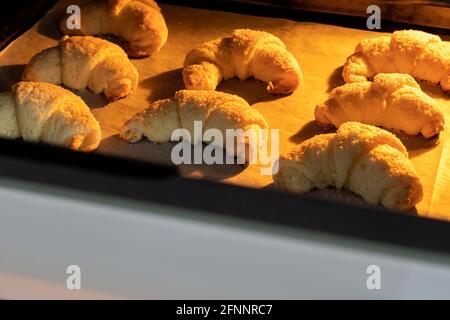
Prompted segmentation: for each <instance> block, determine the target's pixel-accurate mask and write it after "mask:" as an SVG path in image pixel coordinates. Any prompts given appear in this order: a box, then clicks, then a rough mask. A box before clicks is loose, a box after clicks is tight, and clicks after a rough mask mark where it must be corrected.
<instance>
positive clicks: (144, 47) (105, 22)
mask: <svg viewBox="0 0 450 320" xmlns="http://www.w3.org/2000/svg"><path fill="white" fill-rule="evenodd" d="M81 12H82V23H81V29H80V30H69V29H68V28H67V26H66V19H63V20H62V21H61V23H60V29H61V31H62V32H63V33H64V34H68V35H98V34H101V35H108V34H112V35H115V36H117V37H120V38H121V39H123V40H124V45H123V48H124V50H125V51H126V52H127V54H128V55H129V56H130V57H133V58H142V57H147V56H151V55H153V54H155V53H157V52H158V51H159V50H161V48H162V47H163V46H164V44H165V43H166V41H167V34H168V31H167V26H166V22H165V20H164V17H163V15H162V14H161V9H160V8H159V6H158V5H157V3H156V2H155V1H153V0H109V1H94V2H91V3H88V4H86V5H84V6H81Z"/></svg>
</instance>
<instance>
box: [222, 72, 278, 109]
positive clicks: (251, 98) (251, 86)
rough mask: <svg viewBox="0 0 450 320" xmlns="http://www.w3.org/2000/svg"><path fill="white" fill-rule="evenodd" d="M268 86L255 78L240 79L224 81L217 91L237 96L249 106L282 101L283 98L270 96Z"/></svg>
mask: <svg viewBox="0 0 450 320" xmlns="http://www.w3.org/2000/svg"><path fill="white" fill-rule="evenodd" d="M266 87H267V84H266V83H264V82H262V81H258V80H256V79H254V78H249V79H247V80H244V81H240V80H239V79H238V78H232V79H229V80H223V81H222V82H221V83H220V84H219V85H218V86H217V91H222V92H225V93H229V94H235V95H238V96H240V97H241V98H243V99H244V100H245V101H247V102H248V104H249V105H252V104H255V103H258V102H264V101H273V100H276V99H280V98H282V97H283V96H276V95H270V94H269V93H268V92H267V89H266Z"/></svg>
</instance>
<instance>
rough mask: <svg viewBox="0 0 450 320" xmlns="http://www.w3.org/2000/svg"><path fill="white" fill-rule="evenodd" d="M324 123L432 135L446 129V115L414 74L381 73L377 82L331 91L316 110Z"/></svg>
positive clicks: (320, 122)
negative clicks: (371, 126) (352, 123)
mask: <svg viewBox="0 0 450 320" xmlns="http://www.w3.org/2000/svg"><path fill="white" fill-rule="evenodd" d="M314 115H315V118H316V120H317V122H319V124H321V125H333V126H335V127H339V126H340V125H341V124H342V123H344V122H347V121H358V122H362V123H366V124H371V125H374V126H379V127H384V128H387V129H393V130H397V131H399V130H400V131H403V132H406V133H407V134H410V135H416V134H419V133H421V134H422V135H423V136H424V137H425V138H431V137H433V136H435V135H437V134H439V132H441V131H442V130H443V129H444V116H443V115H442V113H441V111H440V110H439V108H438V107H437V105H436V103H435V102H434V100H433V99H432V98H431V97H429V96H428V95H426V94H425V93H424V92H422V90H421V89H420V86H419V85H418V84H417V82H416V81H415V80H414V78H412V77H411V76H410V75H407V74H400V73H380V74H378V75H376V76H375V77H374V81H373V82H369V81H364V82H357V83H349V84H345V85H343V86H340V87H337V88H335V89H334V90H333V91H331V93H330V95H329V97H328V100H327V101H325V102H324V103H322V104H320V105H318V106H317V107H316V109H315V112H314Z"/></svg>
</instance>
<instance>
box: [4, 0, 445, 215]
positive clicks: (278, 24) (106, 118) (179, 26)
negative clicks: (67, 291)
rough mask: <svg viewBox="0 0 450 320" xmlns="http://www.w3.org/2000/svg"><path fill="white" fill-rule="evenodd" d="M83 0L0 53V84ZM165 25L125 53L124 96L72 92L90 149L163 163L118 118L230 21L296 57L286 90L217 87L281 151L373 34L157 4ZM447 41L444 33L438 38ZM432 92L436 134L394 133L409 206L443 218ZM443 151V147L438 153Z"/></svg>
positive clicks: (312, 128)
mask: <svg viewBox="0 0 450 320" xmlns="http://www.w3.org/2000/svg"><path fill="white" fill-rule="evenodd" d="M81 2H83V1H73V0H70V1H60V2H59V3H58V4H57V5H56V6H55V7H54V8H53V9H52V10H50V11H49V13H48V14H47V15H46V16H45V17H44V18H43V19H42V20H41V21H40V22H38V23H37V24H36V25H35V26H34V27H33V28H31V29H30V30H28V31H27V32H26V33H25V34H23V35H22V36H21V37H19V38H18V39H16V40H15V41H14V42H13V43H11V44H10V45H9V46H8V47H7V48H6V49H5V50H3V51H2V52H1V54H0V80H1V82H0V90H1V91H6V90H9V87H10V86H11V85H12V84H13V83H15V82H17V81H19V79H20V74H21V72H22V71H23V68H24V65H25V64H26V63H27V62H28V61H29V59H30V58H31V57H32V56H33V55H34V54H36V53H37V52H39V51H41V50H42V49H45V48H47V47H50V46H54V45H56V43H57V40H58V39H59V38H60V37H61V36H62V35H61V34H60V32H59V30H58V27H57V25H58V24H57V23H58V21H59V19H60V18H61V17H63V16H64V13H65V8H66V7H67V6H68V5H69V4H74V3H81ZM161 7H162V11H163V14H164V16H165V19H166V22H167V25H168V28H169V39H168V42H167V44H166V45H165V46H164V48H163V49H162V50H161V52H159V53H158V54H156V55H154V56H153V57H150V58H146V59H140V60H133V63H134V65H135V66H136V68H137V69H138V71H139V75H140V83H139V88H138V90H137V91H135V92H133V93H132V94H131V95H130V96H128V97H126V98H125V99H122V100H119V101H115V102H113V103H110V104H108V103H107V102H106V100H105V99H104V98H103V97H102V96H97V95H95V94H93V93H91V92H89V91H87V90H85V91H81V92H77V94H79V95H80V96H82V98H83V99H84V100H85V101H86V103H87V104H88V105H89V106H90V107H91V111H92V112H93V114H94V115H95V117H96V118H97V119H98V120H99V121H100V124H101V129H102V136H103V139H102V143H101V145H100V147H99V149H98V150H97V151H96V152H99V153H104V154H111V155H117V156H123V157H128V158H133V159H140V160H145V161H151V162H156V163H166V164H171V160H170V151H171V148H172V147H173V144H170V143H169V144H160V145H157V144H152V143H149V142H148V141H142V142H140V143H137V144H134V145H131V144H128V143H126V142H124V141H121V140H120V139H119V138H118V137H117V133H118V131H119V130H120V128H121V126H122V125H123V123H124V122H125V121H126V120H127V119H129V118H130V117H131V116H132V115H133V114H135V113H136V112H138V111H140V110H142V109H144V108H145V107H146V106H147V105H148V104H149V103H150V102H153V101H155V100H158V99H162V98H168V97H171V96H173V94H174V93H175V92H176V91H177V90H180V89H183V88H184V85H183V81H182V77H181V71H180V70H181V69H180V68H181V66H182V64H183V60H184V57H185V55H186V53H187V52H188V51H189V50H190V49H191V48H193V47H194V46H196V45H199V44H200V43H202V42H204V41H208V40H212V39H215V38H218V37H222V36H227V35H230V34H231V32H232V31H233V29H235V28H251V29H257V30H265V31H268V32H271V33H273V34H275V35H277V36H278V37H280V38H281V39H282V40H283V41H284V42H285V44H286V45H287V47H288V49H289V50H290V51H291V52H292V53H293V54H294V55H295V57H296V58H297V59H298V61H299V63H300V65H301V68H302V70H303V73H304V81H303V83H302V85H301V87H300V88H299V89H298V90H297V91H295V92H294V93H293V94H292V95H290V96H285V97H274V96H270V95H269V94H268V93H267V92H266V89H265V85H264V84H263V83H260V82H258V81H255V80H253V79H249V80H247V81H244V82H241V81H239V80H236V79H232V80H228V81H224V82H223V83H222V84H220V85H219V87H218V90H219V91H224V92H228V93H233V94H237V95H240V96H241V97H243V98H244V99H246V100H247V101H248V102H249V103H250V104H251V105H252V106H253V107H254V108H256V109H257V110H258V111H260V112H261V113H262V114H263V115H264V116H265V118H266V119H267V121H268V123H269V125H270V126H271V127H272V128H278V129H280V152H284V151H286V150H289V149H290V148H292V147H293V146H294V145H296V144H299V143H301V142H302V141H304V140H305V139H308V138H310V137H312V136H314V135H315V134H318V133H323V132H324V131H323V130H321V129H320V128H319V127H317V125H316V124H315V122H314V113H313V111H314V107H315V106H316V104H318V103H320V102H322V101H324V100H325V99H326V97H327V93H328V92H329V91H330V90H332V89H333V88H335V87H336V86H338V85H341V84H343V80H342V77H341V71H342V65H343V63H344V62H345V60H346V58H347V56H349V55H350V54H351V53H352V52H353V51H354V48H355V46H356V44H357V43H358V42H360V41H361V40H363V39H364V38H368V37H375V36H378V35H379V34H380V33H377V32H373V31H368V30H367V31H364V30H357V29H350V28H343V27H337V26H333V25H327V24H318V23H308V22H295V21H290V20H285V19H274V18H266V17H255V16H248V15H241V14H233V13H227V12H219V11H209V10H201V9H191V8H186V7H179V6H170V5H162V6H161ZM444 39H446V40H449V37H444ZM421 85H422V88H423V89H424V91H425V92H426V93H428V94H429V95H431V96H432V97H433V98H435V99H436V101H437V103H438V104H439V106H440V108H441V109H442V111H443V112H444V113H445V115H446V129H445V132H444V133H442V134H441V136H440V138H439V139H438V140H436V139H435V140H431V141H426V140H425V139H423V138H422V137H405V136H400V138H401V139H402V141H403V142H404V143H405V145H406V146H407V148H408V151H409V154H410V158H411V160H412V162H413V164H414V165H415V167H416V169H417V172H418V174H419V176H420V178H421V180H422V183H423V186H424V192H425V194H424V199H423V200H422V202H421V203H420V204H419V205H418V206H417V208H416V210H417V211H416V210H413V211H414V212H413V213H417V214H419V215H421V216H428V217H435V218H442V219H450V205H449V204H448V203H449V202H448V200H450V195H447V192H448V191H447V190H450V173H448V172H447V165H448V166H450V156H448V154H449V151H450V146H449V145H448V143H449V141H450V140H449V139H448V135H450V128H449V124H450V119H449V115H450V100H449V99H448V96H447V97H446V96H445V95H444V94H443V92H442V90H441V89H440V88H439V87H437V86H432V85H426V84H421ZM444 150H445V152H444ZM179 171H180V173H181V174H182V175H183V176H186V177H195V178H203V179H211V180H216V181H221V182H225V183H231V184H238V185H243V186H248V187H254V188H271V187H272V186H271V184H272V178H271V177H270V176H267V175H261V174H260V170H259V168H258V166H256V165H249V166H247V167H245V166H242V165H211V166H208V165H182V166H180V167H179ZM314 194H315V196H320V197H326V198H333V199H336V200H343V201H350V202H352V203H362V201H361V199H358V197H356V196H354V195H349V193H347V192H341V193H340V192H335V191H323V192H322V191H320V192H315V193H314Z"/></svg>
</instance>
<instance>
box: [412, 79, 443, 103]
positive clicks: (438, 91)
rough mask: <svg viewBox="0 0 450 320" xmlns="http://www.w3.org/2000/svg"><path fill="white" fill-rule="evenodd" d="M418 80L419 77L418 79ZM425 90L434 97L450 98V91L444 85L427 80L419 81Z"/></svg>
mask: <svg viewBox="0 0 450 320" xmlns="http://www.w3.org/2000/svg"><path fill="white" fill-rule="evenodd" d="M416 80H417V79H416ZM418 82H419V85H420V88H421V89H422V91H423V92H425V93H426V94H427V95H429V96H430V97H432V98H446V99H449V98H450V91H447V92H445V91H444V90H442V87H441V86H440V85H437V84H432V83H428V82H425V81H418Z"/></svg>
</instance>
